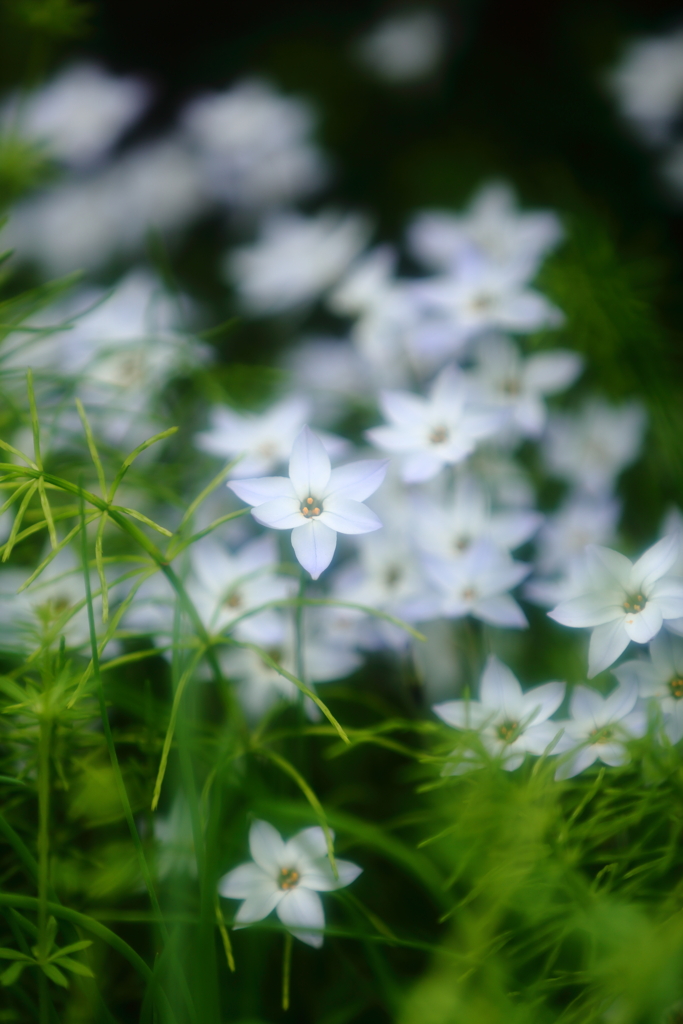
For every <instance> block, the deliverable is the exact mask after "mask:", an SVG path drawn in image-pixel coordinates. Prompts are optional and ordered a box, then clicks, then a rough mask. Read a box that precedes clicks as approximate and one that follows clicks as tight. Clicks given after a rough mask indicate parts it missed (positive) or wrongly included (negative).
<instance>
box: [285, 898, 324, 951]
mask: <svg viewBox="0 0 683 1024" xmlns="http://www.w3.org/2000/svg"><path fill="white" fill-rule="evenodd" d="M277 916H278V917H279V918H280V920H281V921H282V923H283V924H284V925H285V926H286V927H287V928H289V930H290V931H291V933H292V935H294V936H295V937H296V938H297V939H301V941H302V942H306V943H308V945H309V946H315V948H316V949H319V948H320V946H322V944H323V935H322V929H323V928H324V927H325V913H324V911H323V905H322V902H321V900H320V897H319V896H318V894H317V892H312V891H311V890H310V889H304V888H302V886H298V887H297V888H296V889H290V890H289V892H287V893H286V894H285V897H284V899H283V900H281V901H280V903H279V904H278V908H277ZM306 928H315V929H316V932H309V931H304V930H302V929H306Z"/></svg>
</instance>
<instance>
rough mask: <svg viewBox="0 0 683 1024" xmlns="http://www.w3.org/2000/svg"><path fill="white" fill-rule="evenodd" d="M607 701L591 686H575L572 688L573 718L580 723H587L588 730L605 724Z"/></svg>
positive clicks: (571, 709)
mask: <svg viewBox="0 0 683 1024" xmlns="http://www.w3.org/2000/svg"><path fill="white" fill-rule="evenodd" d="M604 707H605V701H604V698H603V697H602V696H601V695H600V694H599V693H598V691H597V690H592V689H591V687H590V686H575V687H574V689H573V690H572V699H571V702H570V711H571V714H572V718H573V719H574V721H575V722H577V723H578V724H579V725H581V724H585V725H586V728H587V729H588V731H590V729H592V728H594V727H596V726H598V725H602V724H604V721H606V719H605V714H604Z"/></svg>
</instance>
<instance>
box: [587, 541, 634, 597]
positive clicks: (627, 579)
mask: <svg viewBox="0 0 683 1024" xmlns="http://www.w3.org/2000/svg"><path fill="white" fill-rule="evenodd" d="M586 553H587V554H588V555H589V557H590V558H591V560H592V561H593V562H594V563H595V562H597V563H598V564H599V565H600V567H601V568H602V571H603V575H604V570H605V569H606V570H607V572H608V573H609V574H610V576H611V577H612V578H613V579H614V580H616V582H617V583H618V584H619V586H620V587H622V588H623V589H624V590H625V591H626V592H628V591H629V590H630V588H631V586H632V575H631V574H632V572H633V565H632V563H631V562H630V561H629V559H628V558H627V557H626V555H622V554H620V553H619V552H618V551H613V550H612V548H604V547H602V545H600V544H588V545H586Z"/></svg>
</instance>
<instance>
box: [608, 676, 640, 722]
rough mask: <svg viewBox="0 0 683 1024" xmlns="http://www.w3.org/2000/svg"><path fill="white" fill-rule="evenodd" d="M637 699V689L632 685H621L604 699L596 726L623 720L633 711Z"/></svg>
mask: <svg viewBox="0 0 683 1024" xmlns="http://www.w3.org/2000/svg"><path fill="white" fill-rule="evenodd" d="M637 699H638V688H637V687H636V686H634V685H633V684H628V683H621V684H620V685H619V686H618V687H617V688H616V690H614V691H613V692H612V693H610V695H609V697H606V698H605V700H604V702H603V705H602V714H601V716H600V719H599V721H598V725H601V726H602V725H607V723H608V722H618V721H620V720H621V719H622V718H625V717H626V715H628V714H629V713H630V712H631V711H632V710H633V706H634V704H635V702H636V701H637Z"/></svg>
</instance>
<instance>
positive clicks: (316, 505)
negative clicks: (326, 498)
mask: <svg viewBox="0 0 683 1024" xmlns="http://www.w3.org/2000/svg"><path fill="white" fill-rule="evenodd" d="M321 504H322V502H318V501H316V499H315V498H306V500H305V501H302V502H301V514H302V516H306V518H307V519H316V518H317V517H318V516H319V515H320V513H321V512H322V508H321V507H320V506H321Z"/></svg>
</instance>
